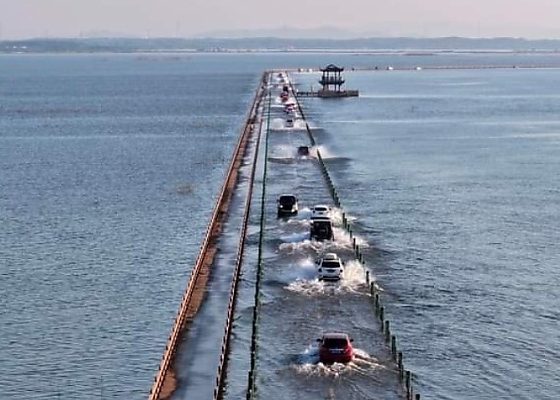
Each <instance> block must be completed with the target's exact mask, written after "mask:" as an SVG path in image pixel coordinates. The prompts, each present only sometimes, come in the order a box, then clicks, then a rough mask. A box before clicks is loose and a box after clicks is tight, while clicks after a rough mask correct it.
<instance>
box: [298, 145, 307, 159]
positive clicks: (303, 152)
mask: <svg viewBox="0 0 560 400" xmlns="http://www.w3.org/2000/svg"><path fill="white" fill-rule="evenodd" d="M297 153H298V156H302V157H303V156H308V155H309V147H308V146H299V147H298V148H297Z"/></svg>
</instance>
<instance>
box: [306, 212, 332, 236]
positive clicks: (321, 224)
mask: <svg viewBox="0 0 560 400" xmlns="http://www.w3.org/2000/svg"><path fill="white" fill-rule="evenodd" d="M309 233H310V236H311V239H315V240H334V234H333V229H332V223H331V219H330V218H328V217H318V218H313V219H312V220H311V228H310V232H309Z"/></svg>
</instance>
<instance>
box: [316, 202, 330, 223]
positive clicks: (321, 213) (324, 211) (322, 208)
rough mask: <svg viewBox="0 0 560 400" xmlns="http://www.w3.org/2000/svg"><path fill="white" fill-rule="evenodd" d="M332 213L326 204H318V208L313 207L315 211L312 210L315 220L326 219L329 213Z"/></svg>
mask: <svg viewBox="0 0 560 400" xmlns="http://www.w3.org/2000/svg"><path fill="white" fill-rule="evenodd" d="M330 211H331V209H330V207H329V206H326V205H324V204H317V205H316V206H314V207H313V209H312V210H311V219H315V218H325V217H327V218H328V217H329V216H330V215H329V212H330Z"/></svg>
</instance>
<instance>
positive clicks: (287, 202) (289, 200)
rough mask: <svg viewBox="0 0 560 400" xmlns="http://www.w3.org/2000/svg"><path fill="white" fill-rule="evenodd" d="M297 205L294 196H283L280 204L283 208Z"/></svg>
mask: <svg viewBox="0 0 560 400" xmlns="http://www.w3.org/2000/svg"><path fill="white" fill-rule="evenodd" d="M295 203H296V198H295V197H294V196H282V197H280V204H282V205H283V206H293V205H294V204H295Z"/></svg>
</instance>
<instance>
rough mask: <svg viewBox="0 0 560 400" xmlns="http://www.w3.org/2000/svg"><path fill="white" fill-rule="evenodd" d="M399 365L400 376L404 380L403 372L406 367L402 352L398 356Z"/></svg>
mask: <svg viewBox="0 0 560 400" xmlns="http://www.w3.org/2000/svg"><path fill="white" fill-rule="evenodd" d="M397 365H398V366H399V376H400V378H401V380H402V378H403V370H404V365H403V354H402V351H399V352H398V354H397Z"/></svg>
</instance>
